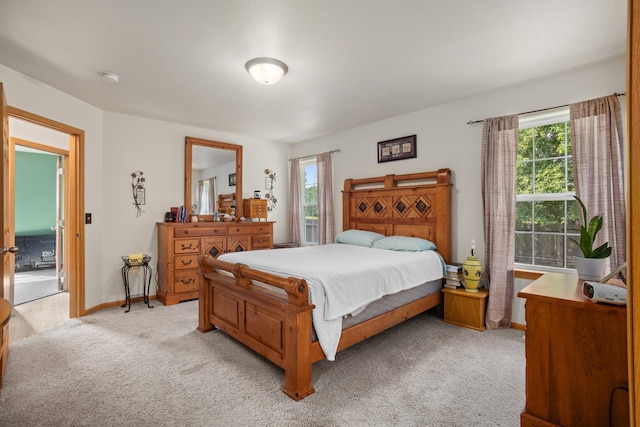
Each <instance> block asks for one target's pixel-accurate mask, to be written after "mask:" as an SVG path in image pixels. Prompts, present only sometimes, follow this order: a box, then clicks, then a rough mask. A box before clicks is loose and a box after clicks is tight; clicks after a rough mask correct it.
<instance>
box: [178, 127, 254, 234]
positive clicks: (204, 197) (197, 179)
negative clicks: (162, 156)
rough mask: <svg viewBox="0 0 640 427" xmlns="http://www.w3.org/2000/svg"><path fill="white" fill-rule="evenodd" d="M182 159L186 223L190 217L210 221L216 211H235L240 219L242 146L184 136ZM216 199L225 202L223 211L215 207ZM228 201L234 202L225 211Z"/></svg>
mask: <svg viewBox="0 0 640 427" xmlns="http://www.w3.org/2000/svg"><path fill="white" fill-rule="evenodd" d="M184 158H185V165H184V183H185V184H184V206H185V208H186V209H187V221H190V220H191V217H192V215H195V216H197V217H198V219H199V220H200V219H201V220H204V221H213V218H214V213H215V212H216V211H217V212H219V213H220V214H221V215H223V214H224V213H228V212H231V211H235V220H236V221H238V220H239V219H240V217H242V146H241V145H236V144H229V143H226V142H218V141H210V140H206V139H199V138H192V137H189V136H188V137H186V138H185V156H184ZM233 184H235V185H233ZM220 197H222V198H224V199H225V209H219V208H218V200H219V198H220ZM229 200H232V201H233V200H235V208H229V206H232V205H233V204H234V203H233V202H229ZM222 210H223V212H221V211H222Z"/></svg>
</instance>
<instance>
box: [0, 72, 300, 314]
mask: <svg viewBox="0 0 640 427" xmlns="http://www.w3.org/2000/svg"><path fill="white" fill-rule="evenodd" d="M0 81H1V82H3V84H4V90H5V94H6V97H7V103H8V104H9V105H10V106H13V107H16V108H19V109H22V110H25V111H28V112H31V113H34V114H37V115H40V116H43V117H46V118H48V119H51V120H54V121H58V122H61V123H64V124H66V125H69V126H73V127H76V128H78V129H82V130H84V131H85V177H84V179H85V211H86V212H91V213H92V214H93V223H92V224H91V225H86V226H85V246H86V249H85V259H86V265H85V271H86V274H85V291H86V299H85V307H86V308H91V307H95V306H97V305H100V304H102V303H106V302H112V301H118V300H122V299H124V290H123V286H122V278H121V276H120V267H121V261H120V256H122V255H127V254H129V253H133V252H145V253H148V254H150V255H151V256H152V257H153V259H154V260H157V248H156V246H157V243H156V239H157V233H156V227H155V223H156V222H157V221H162V220H163V219H164V213H165V212H166V211H167V210H168V208H169V207H171V206H180V205H182V204H183V203H184V202H183V200H184V197H183V193H184V171H183V169H184V139H185V136H193V137H197V138H204V139H213V140H217V141H222V142H229V143H233V144H239V145H242V146H244V149H243V151H244V156H243V157H244V158H243V166H244V171H243V184H244V185H243V189H244V190H243V193H244V194H243V197H245V198H246V197H252V196H253V190H254V189H257V188H262V187H264V176H265V175H264V169H266V168H270V169H273V170H275V171H276V172H277V173H278V175H279V176H281V177H282V176H285V177H286V171H287V169H288V162H287V159H288V157H289V151H290V146H289V145H287V144H280V143H273V142H271V141H266V140H261V139H257V138H251V137H246V136H241V135H234V134H229V133H223V132H217V131H213V130H208V129H202V128H197V127H192V126H182V125H178V124H174V123H167V122H160V121H154V120H149V119H144V118H139V117H134V116H127V115H122V114H116V113H110V112H104V111H102V110H100V109H98V108H95V107H93V106H91V105H89V104H87V103H85V102H82V101H80V100H78V99H76V98H73V97H71V96H69V95H67V94H65V93H63V92H60V91H58V90H56V89H53V88H51V87H50V86H47V85H45V84H43V83H41V82H39V81H37V80H34V79H32V78H30V77H28V76H26V75H24V74H21V73H18V72H16V71H14V70H12V69H10V68H7V67H5V66H3V65H0ZM20 137H22V138H25V139H29V135H25V134H22V135H20ZM36 139H37V138H36ZM136 170H141V171H143V172H144V174H145V178H146V179H147V182H146V185H145V187H146V204H145V205H144V206H143V210H144V211H145V212H144V213H143V214H142V215H141V216H140V217H136V211H135V208H134V207H133V204H132V203H133V200H132V195H131V173H132V172H134V171H136ZM285 181H286V180H280V181H279V182H276V187H275V191H276V194H277V196H278V199H279V203H278V206H277V208H276V210H275V211H273V212H272V213H271V214H270V215H269V220H273V221H276V225H275V227H274V234H275V236H274V239H275V240H276V241H286V230H287V227H286V224H285V221H286V206H287V199H288V191H287V190H286V182H285ZM153 265H154V273H155V270H156V269H155V264H153ZM153 287H154V288H155V284H154V285H153ZM132 292H133V293H137V292H138V290H136V289H133V290H132ZM152 293H154V291H152Z"/></svg>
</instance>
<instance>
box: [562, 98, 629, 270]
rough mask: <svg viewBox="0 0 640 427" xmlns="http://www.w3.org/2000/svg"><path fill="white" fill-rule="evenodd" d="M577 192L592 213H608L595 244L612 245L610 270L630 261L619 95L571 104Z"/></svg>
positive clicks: (608, 266) (570, 116)
mask: <svg viewBox="0 0 640 427" xmlns="http://www.w3.org/2000/svg"><path fill="white" fill-rule="evenodd" d="M569 118H570V126H571V149H572V153H573V173H574V182H575V187H576V194H577V195H578V197H580V199H581V200H582V201H583V202H584V204H585V206H586V208H587V212H588V213H589V215H590V216H594V215H600V214H602V215H604V218H603V227H602V230H601V231H600V233H598V237H597V238H596V242H595V246H596V247H597V246H600V245H601V244H603V243H604V242H609V245H610V246H611V247H612V251H611V257H609V262H608V265H607V267H606V271H605V272H606V273H609V272H611V271H613V270H615V269H616V268H617V267H618V266H619V265H620V264H622V263H623V262H624V261H626V257H627V256H626V204H625V188H624V176H625V173H624V141H623V134H622V114H621V112H620V101H619V100H618V96H617V95H611V96H606V97H603V98H598V99H592V100H589V101H584V102H580V103H577V104H571V105H570V108H569Z"/></svg>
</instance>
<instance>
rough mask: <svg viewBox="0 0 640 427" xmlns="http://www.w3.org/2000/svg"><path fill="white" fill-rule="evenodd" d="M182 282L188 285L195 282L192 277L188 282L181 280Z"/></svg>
mask: <svg viewBox="0 0 640 427" xmlns="http://www.w3.org/2000/svg"><path fill="white" fill-rule="evenodd" d="M180 281H181V282H182V283H183V284H185V285H188V284H189V283H191V282H193V278H191V277H190V278H189V279H187V280H185V279H182V280H180Z"/></svg>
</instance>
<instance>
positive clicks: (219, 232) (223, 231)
mask: <svg viewBox="0 0 640 427" xmlns="http://www.w3.org/2000/svg"><path fill="white" fill-rule="evenodd" d="M174 235H175V237H189V236H197V237H199V236H226V235H227V228H226V227H191V228H176V229H175V231H174Z"/></svg>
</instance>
